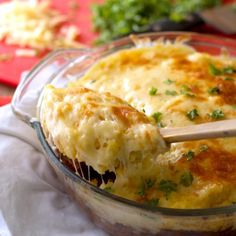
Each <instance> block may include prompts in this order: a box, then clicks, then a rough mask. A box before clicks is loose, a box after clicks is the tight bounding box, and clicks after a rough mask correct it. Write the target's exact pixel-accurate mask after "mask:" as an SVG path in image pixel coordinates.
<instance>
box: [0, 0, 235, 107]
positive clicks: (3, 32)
mask: <svg viewBox="0 0 236 236" xmlns="http://www.w3.org/2000/svg"><path fill="white" fill-rule="evenodd" d="M234 17H236V1H235V0H148V1H147V0H86V1H85V0H64V1H60V0H51V1H48V0H41V1H39V0H13V1H2V0H0V106H1V105H4V104H7V103H9V102H10V101H11V97H12V95H13V93H14V90H15V88H16V86H17V85H18V83H19V81H20V77H21V73H22V72H24V71H29V70H30V69H31V68H32V67H33V66H34V65H36V64H37V63H38V62H39V61H40V60H41V59H42V58H43V57H44V56H45V55H46V54H47V53H49V52H50V51H53V50H57V49H59V48H84V47H94V46H98V45H101V44H104V43H108V42H109V41H112V40H114V39H117V38H120V37H122V36H127V35H129V34H131V33H132V34H134V33H140V32H150V31H171V30H181V31H194V32H199V33H207V34H215V35H220V36H223V37H229V38H234V39H235V40H236V29H235V28H236V20H235V19H236V18H234ZM226 20H228V22H225V21H226ZM225 24H226V25H225Z"/></svg>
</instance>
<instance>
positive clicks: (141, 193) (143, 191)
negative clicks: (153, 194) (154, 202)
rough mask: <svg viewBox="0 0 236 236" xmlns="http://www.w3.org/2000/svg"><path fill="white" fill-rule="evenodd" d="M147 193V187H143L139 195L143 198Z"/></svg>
mask: <svg viewBox="0 0 236 236" xmlns="http://www.w3.org/2000/svg"><path fill="white" fill-rule="evenodd" d="M145 191H146V189H145V186H144V185H142V186H141V188H140V190H139V191H138V195H139V196H141V197H143V196H144V195H145Z"/></svg>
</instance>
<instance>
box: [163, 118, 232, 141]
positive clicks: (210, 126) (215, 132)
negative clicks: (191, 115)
mask: <svg viewBox="0 0 236 236" xmlns="http://www.w3.org/2000/svg"><path fill="white" fill-rule="evenodd" d="M160 133H161V135H162V137H163V139H164V140H165V141H166V142H167V143H174V142H183V141H190V140H199V139H210V138H224V137H233V136H235V137H236V119H232V120H224V121H216V122H210V123H204V124H200V125H190V126H185V127H179V128H161V129H160Z"/></svg>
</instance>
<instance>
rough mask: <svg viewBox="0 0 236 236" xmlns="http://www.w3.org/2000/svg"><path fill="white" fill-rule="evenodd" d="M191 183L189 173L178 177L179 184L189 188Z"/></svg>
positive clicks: (191, 177) (191, 178) (190, 174)
mask: <svg viewBox="0 0 236 236" xmlns="http://www.w3.org/2000/svg"><path fill="white" fill-rule="evenodd" d="M192 182H193V175H192V173H191V172H185V173H183V174H182V175H181V176H180V184H182V185H183V186H185V187H189V186H190V185H191V184H192Z"/></svg>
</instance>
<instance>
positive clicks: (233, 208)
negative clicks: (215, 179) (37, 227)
mask: <svg viewBox="0 0 236 236" xmlns="http://www.w3.org/2000/svg"><path fill="white" fill-rule="evenodd" d="M153 36H163V38H165V36H173V37H177V36H190V38H191V36H195V37H199V38H202V39H203V38H206V39H212V40H220V41H222V40H223V41H224V45H222V47H227V48H232V49H234V50H235V51H236V40H234V39H229V38H226V37H222V36H215V35H210V34H205V33H204V34H201V33H195V32H182V31H178V32H171V31H170V32H160V33H159V32H158V33H145V34H138V35H137V37H138V38H144V37H145V38H146V37H147V38H152V37H153ZM127 42H129V43H130V38H129V36H128V37H124V38H121V39H117V40H114V41H112V42H110V43H108V44H105V45H102V46H100V47H98V48H95V49H91V50H89V49H88V51H90V52H89V53H94V52H99V51H100V50H101V51H104V50H110V49H113V48H114V47H119V45H123V44H124V43H127ZM196 42H197V41H196ZM226 43H229V44H230V45H225V44H226ZM204 44H205V45H207V44H208V42H204ZM231 44H232V45H233V46H231ZM209 46H210V45H209ZM211 46H219V45H217V44H215V43H211ZM65 51H66V50H65ZM31 125H32V127H33V128H34V129H35V130H36V132H37V134H38V137H39V139H40V142H41V144H42V146H43V147H44V149H45V151H46V154H48V157H49V158H50V159H51V160H52V161H53V163H54V164H55V165H56V166H57V167H58V168H59V169H60V171H62V172H63V174H64V175H66V176H67V177H69V178H70V179H71V180H72V181H73V182H75V183H77V184H81V185H84V186H86V187H88V188H89V189H90V190H92V191H93V192H94V193H97V194H99V195H101V196H102V197H105V198H106V199H108V200H112V201H115V202H117V203H120V204H123V205H127V206H128V207H133V208H137V209H139V210H143V211H147V212H149V213H154V214H161V215H166V216H175V217H178V216H181V217H207V216H216V215H223V214H232V213H236V204H235V205H229V206H224V207H215V208H204V209H177V208H164V207H151V206H148V205H145V204H141V203H138V202H135V201H132V200H128V199H126V198H122V197H120V196H117V195H114V194H111V193H109V192H107V191H105V190H103V189H100V188H98V187H96V186H94V185H92V184H90V183H89V182H87V181H86V180H84V179H83V178H82V177H80V176H78V175H76V174H75V173H73V172H72V171H71V170H70V169H69V168H68V167H66V166H65V165H63V164H62V163H61V162H60V160H59V159H58V157H57V156H56V155H55V152H54V151H53V150H52V148H51V146H50V145H49V143H48V142H47V140H46V138H45V136H44V133H43V130H42V127H41V124H40V122H39V121H35V120H34V121H33V122H32V124H31Z"/></svg>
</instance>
